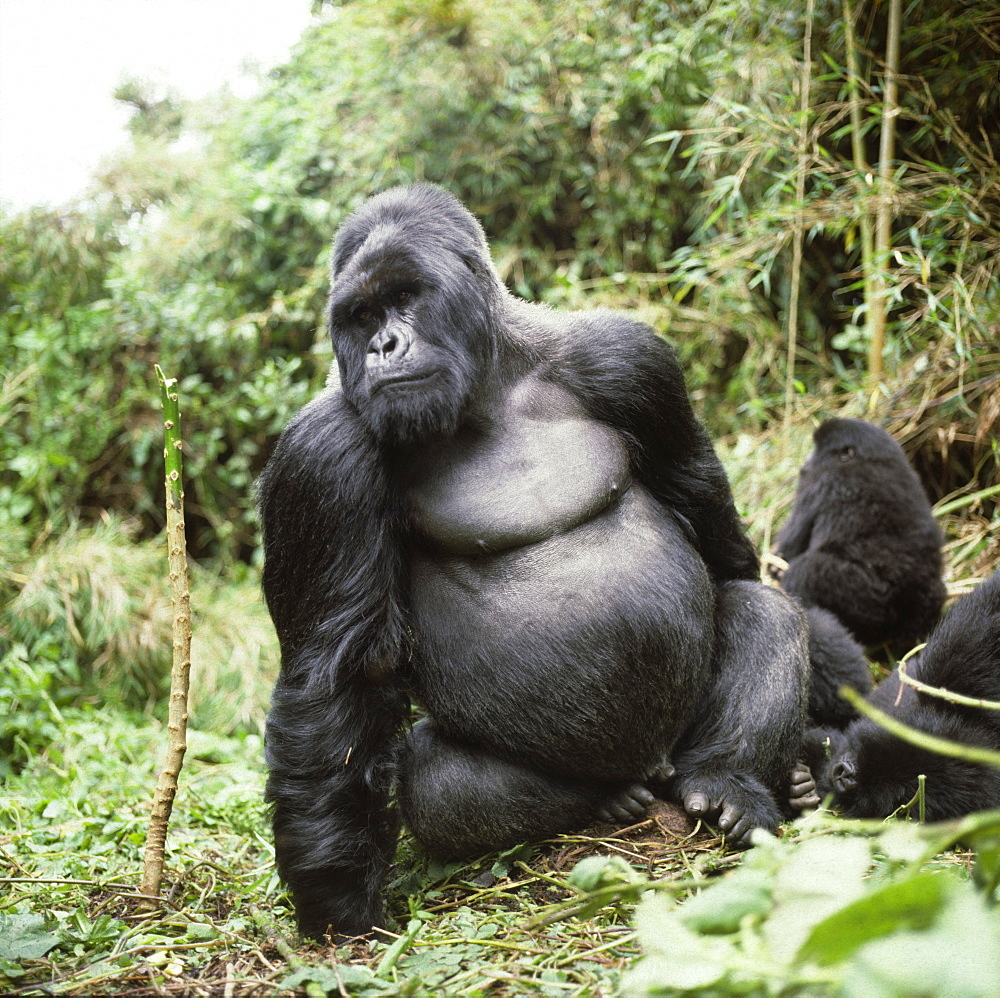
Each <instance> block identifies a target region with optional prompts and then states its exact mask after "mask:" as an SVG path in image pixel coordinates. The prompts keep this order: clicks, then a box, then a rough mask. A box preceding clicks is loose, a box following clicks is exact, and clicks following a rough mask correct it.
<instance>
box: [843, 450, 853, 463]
mask: <svg viewBox="0 0 1000 998" xmlns="http://www.w3.org/2000/svg"><path fill="white" fill-rule="evenodd" d="M852 457H854V448H853V447H843V448H841V451H840V460H841V461H850V459H851V458H852Z"/></svg>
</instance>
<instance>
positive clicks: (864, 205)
mask: <svg viewBox="0 0 1000 998" xmlns="http://www.w3.org/2000/svg"><path fill="white" fill-rule="evenodd" d="M854 18H855V13H854V10H853V9H852V8H851V0H844V39H845V42H846V45H847V92H848V102H849V105H850V113H851V153H852V158H853V159H854V174H855V178H854V179H855V184H856V185H857V188H858V194H859V196H860V207H861V214H860V218H859V228H860V230H861V276H862V282H863V286H864V295H863V298H864V314H865V325H866V326H867V327H868V342H869V343H870V342H871V307H872V304H871V303H872V279H873V274H874V257H875V244H874V239H873V236H872V218H871V216H872V210H871V209H872V206H871V170H870V169H869V167H868V161H867V160H866V159H865V147H864V132H863V130H862V124H861V110H862V108H861V94H860V93H859V90H858V78H859V73H858V46H857V35H856V32H855V25H854Z"/></svg>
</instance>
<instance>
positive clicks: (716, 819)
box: [673, 773, 781, 849]
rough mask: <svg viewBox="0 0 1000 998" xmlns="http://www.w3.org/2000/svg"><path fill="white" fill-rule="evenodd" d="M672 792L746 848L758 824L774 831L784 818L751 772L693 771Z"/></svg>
mask: <svg viewBox="0 0 1000 998" xmlns="http://www.w3.org/2000/svg"><path fill="white" fill-rule="evenodd" d="M673 793H674V795H676V796H677V798H678V799H679V800H680V802H681V803H682V804H683V805H684V810H685V811H687V813H688V814H689V815H691V817H692V818H698V819H701V820H702V821H708V822H711V823H712V824H716V825H718V826H719V828H720V829H721V830H722V833H723V834H724V835H725V837H726V842H727V843H728V844H729V845H730V846H734V847H736V848H739V849H745V848H747V846H749V845H750V833H751V832H752V831H753V830H754V829H755V828H764V829H766V830H767V831H769V832H773V831H774V830H775V829H776V828H777V827H778V823H779V822H780V820H781V815H780V813H779V812H778V808H777V806H776V805H775V803H774V799H773V798H772V797H771V795H770V794H769V793H768V792H767V790H766V789H765V788H764V786H763V784H761V783H760V781H759V780H757V779H755V778H754V777H753V776H751V775H750V774H749V773H692V774H690V775H688V776H683V777H680V778H679V779H678V780H677V781H676V782H675V784H674V786H673Z"/></svg>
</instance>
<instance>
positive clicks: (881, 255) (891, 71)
mask: <svg viewBox="0 0 1000 998" xmlns="http://www.w3.org/2000/svg"><path fill="white" fill-rule="evenodd" d="M902 19H903V16H902V3H901V0H889V29H888V37H887V38H886V54H885V77H884V82H883V85H882V133H881V136H880V140H879V153H878V160H879V162H878V172H879V178H878V212H877V214H876V218H875V267H874V274H873V281H872V308H871V310H870V314H871V342H870V344H869V348H868V380H869V388H870V391H871V393H872V401H873V402H874V399H875V392H876V391H877V390H878V386H879V384H880V383H881V381H882V376H883V373H884V362H883V359H882V353H883V351H884V350H885V326H886V297H887V295H888V287H889V281H888V273H889V250H890V247H891V245H892V216H893V210H892V189H891V185H892V161H893V158H894V157H895V151H896V116H897V115H898V114H899V101H898V90H897V83H896V76H897V74H898V73H899V35H900V31H901V27H902Z"/></svg>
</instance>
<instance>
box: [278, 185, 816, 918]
mask: <svg viewBox="0 0 1000 998" xmlns="http://www.w3.org/2000/svg"><path fill="white" fill-rule="evenodd" d="M330 331H331V335H332V338H333V343H334V348H335V350H336V355H337V369H336V370H335V371H334V372H333V373H332V375H331V381H330V386H329V388H328V390H327V391H326V392H325V393H324V394H323V395H321V396H320V397H319V398H317V399H316V400H315V401H314V402H312V403H311V404H310V405H309V406H307V407H306V408H305V409H304V410H303V411H302V412H301V413H300V414H299V415H298V416H297V417H296V418H295V420H294V421H293V422H292V424H291V425H290V426H289V427H288V429H287V430H286V431H285V433H284V434H283V435H282V438H281V440H280V441H279V443H278V446H277V448H276V450H275V453H274V455H273V457H272V459H271V461H270V463H269V464H268V466H267V468H266V470H265V472H264V474H263V476H262V478H261V482H260V508H261V516H262V522H263V530H264V544H265V554H266V560H265V568H264V591H265V595H266V597H267V602H268V607H269V609H270V611H271V615H272V617H273V619H274V623H275V627H276V629H277V632H278V636H279V639H280V642H281V653H282V666H281V674H280V677H279V680H278V684H277V687H276V690H275V693H274V700H273V703H272V708H271V712H270V714H269V717H268V727H267V761H268V766H269V768H270V778H269V780H268V786H267V797H268V800H269V801H270V802H271V803H272V805H273V807H274V830H275V847H276V856H277V863H278V869H279V872H280V873H281V876H282V877H283V878H284V880H285V881H286V882H287V883H288V885H289V886H290V888H291V890H292V894H293V897H294V900H295V905H296V909H297V913H298V919H299V926H300V928H301V930H302V931H303V932H304V933H306V934H309V935H314V936H320V935H322V934H323V933H324V932H325V931H326V930H327V929H328V928H332V930H333V931H334V933H340V934H345V933H346V934H350V933H359V932H366V931H368V929H369V928H370V927H371V926H372V925H373V924H377V923H378V922H379V921H380V920H381V918H382V907H381V899H380V889H381V884H382V881H383V878H384V874H385V870H386V866H387V864H388V863H389V862H390V861H391V857H392V851H393V844H394V842H395V839H396V834H397V829H398V818H397V816H396V815H397V811H396V808H395V806H393V805H392V803H391V797H392V795H393V792H394V791H393V787H394V785H395V786H396V790H395V793H396V794H397V796H398V802H399V806H400V809H401V811H402V813H403V816H404V817H405V820H406V821H407V824H408V825H409V827H410V828H411V830H412V831H413V833H414V834H415V836H416V837H417V839H418V840H419V841H421V842H422V843H423V844H424V845H425V846H426V847H427V848H429V849H431V850H432V851H434V852H437V853H441V854H446V855H461V854H470V853H471V854H475V853H478V852H482V851H486V850H489V849H496V848H500V847H504V846H509V845H513V844H515V843H517V842H520V841H524V840H526V839H529V838H537V837H540V836H547V835H551V834H554V833H557V832H560V831H564V830H569V829H571V828H573V827H576V826H580V825H582V824H585V823H586V822H588V821H590V820H592V819H593V818H594V817H595V815H597V814H598V813H599V812H601V813H611V814H621V813H627V814H633V813H634V812H635V811H636V810H641V808H642V806H643V804H644V802H645V801H647V800H649V799H650V798H649V794H648V792H647V791H646V789H645V788H644V786H643V785H644V784H646V783H649V784H651V785H653V786H655V787H656V788H657V789H658V790H659V791H660V792H661V793H664V794H671V795H673V796H674V797H676V798H677V799H679V800H681V801H683V802H684V803H685V805H686V806H687V807H688V810H689V811H691V813H693V814H698V815H699V816H703V817H706V818H709V819H712V820H715V819H717V820H718V822H719V824H720V826H722V827H723V828H724V829H725V830H726V831H727V833H728V834H729V836H730V838H731V839H733V840H736V841H737V842H744V841H746V839H747V837H748V836H749V832H750V830H751V829H752V828H753V827H757V826H764V827H769V828H770V827H774V826H775V824H776V823H777V821H778V820H779V811H778V808H777V806H776V804H775V800H774V794H775V793H776V792H778V791H782V792H781V794H780V796H782V797H784V796H785V794H784V792H783V791H784V789H785V784H786V782H787V776H788V772H789V770H790V768H791V764H792V761H793V759H794V756H795V750H796V747H797V746H798V744H799V740H800V737H801V725H802V718H803V715H804V708H805V683H806V672H807V668H808V665H807V660H806V653H805V637H804V626H803V623H802V618H801V614H800V613H799V611H798V610H797V609H796V608H795V606H794V605H793V604H792V602H791V601H790V600H788V599H786V598H785V597H784V596H782V594H780V593H778V592H776V591H773V590H769V589H767V588H765V587H764V586H761V585H760V584H759V582H757V581H755V580H756V574H757V559H756V557H755V553H754V551H753V549H752V547H751V545H750V544H749V542H748V541H747V539H746V537H745V536H744V534H743V531H742V529H741V526H740V523H739V520H738V518H737V515H736V510H735V507H734V505H733V501H732V497H731V494H730V490H729V485H728V482H727V480H726V477H725V474H724V472H723V470H722V466H721V465H720V463H719V461H718V459H717V457H716V455H715V452H714V450H713V447H712V444H711V442H710V440H709V438H708V436H707V434H706V433H705V430H704V429H703V428H702V426H701V425H700V424H699V423H698V422H697V420H696V419H695V417H694V415H693V413H692V411H691V406H690V402H689V399H688V396H687V392H686V390H685V387H684V380H683V376H682V373H681V370H680V368H679V366H678V363H677V359H676V357H675V355H674V352H673V350H672V349H671V348H670V347H669V346H668V345H667V344H666V343H665V342H664V341H663V340H661V339H660V338H658V337H657V336H655V335H654V334H653V333H652V331H651V330H649V329H648V328H647V327H645V326H643V325H640V324H639V323H636V322H633V321H631V320H630V319H628V318H626V317H624V316H621V315H616V314H613V313H610V312H588V313H572V314H567V313H556V312H552V311H549V310H546V309H544V308H540V307H538V306H532V305H528V304H526V303H525V302H522V301H520V300H518V299H515V298H513V297H511V296H510V295H509V294H508V293H507V291H506V290H505V289H504V287H503V285H502V284H501V283H500V281H499V280H498V278H497V276H496V273H495V271H494V269H493V267H492V264H491V262H490V258H489V253H488V249H487V246H486V241H485V238H484V237H483V234H482V230H481V229H480V228H479V225H478V223H477V222H476V221H475V219H473V217H472V216H471V215H470V214H469V213H468V212H467V211H466V210H465V208H464V207H462V205H461V204H460V203H459V202H458V201H457V200H455V198H453V197H452V196H451V195H449V194H447V193H445V192H444V191H441V190H439V189H437V188H434V187H430V186H426V185H418V186H415V187H411V188H405V189H396V190H392V191H388V192H386V193H385V194H382V195H379V196H378V197H376V198H373V199H372V200H370V201H369V202H367V203H366V204H365V205H363V206H362V207H361V209H359V210H358V211H357V212H355V213H354V214H353V215H352V216H351V217H350V218H349V219H348V220H347V222H346V223H345V225H344V226H343V228H342V229H341V231H340V233H339V234H338V236H337V239H336V243H335V248H334V264H333V284H332V290H331V295H330ZM411 696H412V697H414V698H415V699H416V700H418V701H419V702H420V703H421V704H422V705H423V707H424V709H425V710H426V712H427V714H428V719H427V720H425V721H424V722H422V723H421V724H419V725H417V726H416V727H415V728H414V729H413V731H412V732H411V733H410V734H409V735H408V736H407V737H405V738H402V739H401V737H400V736H401V735H402V733H403V729H404V727H405V723H404V722H405V720H406V717H407V709H408V702H409V699H410V697H411Z"/></svg>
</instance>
